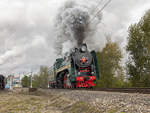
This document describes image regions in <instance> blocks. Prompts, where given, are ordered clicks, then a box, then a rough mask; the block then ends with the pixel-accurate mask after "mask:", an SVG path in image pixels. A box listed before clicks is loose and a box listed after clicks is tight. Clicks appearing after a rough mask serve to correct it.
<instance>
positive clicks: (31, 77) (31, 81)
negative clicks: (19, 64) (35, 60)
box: [30, 72, 32, 88]
mask: <svg viewBox="0 0 150 113" xmlns="http://www.w3.org/2000/svg"><path fill="white" fill-rule="evenodd" d="M30 88H32V72H31V84H30Z"/></svg>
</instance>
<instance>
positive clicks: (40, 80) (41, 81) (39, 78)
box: [32, 66, 48, 88]
mask: <svg viewBox="0 0 150 113" xmlns="http://www.w3.org/2000/svg"><path fill="white" fill-rule="evenodd" d="M32 83H33V87H36V88H38V87H40V88H47V87H48V67H45V66H41V67H40V72H39V75H38V74H37V75H34V76H33V82H32Z"/></svg>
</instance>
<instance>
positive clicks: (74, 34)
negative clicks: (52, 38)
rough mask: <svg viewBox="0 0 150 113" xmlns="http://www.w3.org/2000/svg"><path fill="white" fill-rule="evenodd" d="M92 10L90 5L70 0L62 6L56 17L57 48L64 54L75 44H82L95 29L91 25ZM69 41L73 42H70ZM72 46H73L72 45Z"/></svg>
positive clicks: (58, 51) (59, 52)
mask: <svg viewBox="0 0 150 113" xmlns="http://www.w3.org/2000/svg"><path fill="white" fill-rule="evenodd" d="M91 15H92V14H91V12H90V8H89V7H85V6H83V5H79V4H76V3H75V2H74V1H68V2H66V3H65V5H64V6H63V7H62V8H60V10H59V13H58V15H57V18H56V35H57V41H56V50H57V53H58V54H62V53H63V51H64V50H66V51H67V50H69V49H71V48H72V47H74V46H80V45H81V44H82V43H83V42H84V40H85V39H86V38H87V37H88V35H90V33H91V31H93V29H92V28H91V25H90V19H91ZM67 43H72V44H68V46H64V45H67ZM70 46H71V47H70Z"/></svg>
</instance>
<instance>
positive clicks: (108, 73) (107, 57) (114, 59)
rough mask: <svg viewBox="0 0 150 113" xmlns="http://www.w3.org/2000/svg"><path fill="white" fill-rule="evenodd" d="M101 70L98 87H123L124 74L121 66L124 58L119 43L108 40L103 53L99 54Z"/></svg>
mask: <svg viewBox="0 0 150 113" xmlns="http://www.w3.org/2000/svg"><path fill="white" fill-rule="evenodd" d="M97 57H98V64H99V70H100V80H98V81H97V87H122V86H123V80H124V74H123V69H122V67H121V65H120V61H121V58H122V54H121V50H120V48H119V46H118V45H117V43H113V42H111V40H109V39H108V40H107V43H106V45H105V47H104V48H103V50H102V51H101V52H97Z"/></svg>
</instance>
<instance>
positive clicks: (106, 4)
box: [88, 0, 112, 24]
mask: <svg viewBox="0 0 150 113" xmlns="http://www.w3.org/2000/svg"><path fill="white" fill-rule="evenodd" d="M111 1H112V0H109V1H107V2H106V3H105V4H104V6H103V7H102V8H101V9H100V10H98V11H97V13H96V14H95V15H94V17H93V18H92V19H91V20H90V21H89V23H88V24H90V23H91V22H92V21H93V20H94V19H95V17H96V16H97V15H98V14H99V13H101V12H102V11H103V10H104V9H105V7H107V6H108V4H109V3H110V2H111ZM99 5H100V4H99Z"/></svg>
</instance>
